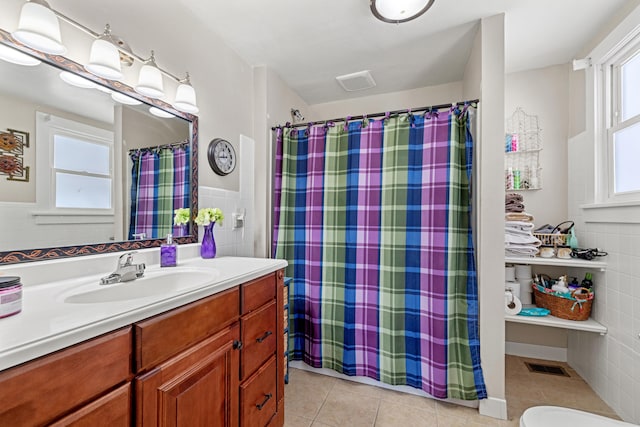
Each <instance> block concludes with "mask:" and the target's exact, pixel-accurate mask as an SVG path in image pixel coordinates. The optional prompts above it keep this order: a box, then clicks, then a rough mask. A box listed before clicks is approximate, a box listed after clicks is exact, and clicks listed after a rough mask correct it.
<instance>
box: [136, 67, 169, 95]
mask: <svg viewBox="0 0 640 427" xmlns="http://www.w3.org/2000/svg"><path fill="white" fill-rule="evenodd" d="M135 89H136V92H138V93H139V94H141V95H145V96H148V97H149V98H162V97H163V96H164V87H163V85H162V73H161V72H160V70H159V69H158V68H157V67H154V66H153V65H149V64H146V65H143V66H142V68H141V69H140V74H139V75H138V85H137V86H136V87H135Z"/></svg>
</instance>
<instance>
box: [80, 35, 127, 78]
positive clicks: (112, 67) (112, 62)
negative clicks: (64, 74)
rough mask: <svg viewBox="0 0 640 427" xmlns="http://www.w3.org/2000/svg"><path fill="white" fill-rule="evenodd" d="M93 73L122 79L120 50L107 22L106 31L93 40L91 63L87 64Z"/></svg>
mask: <svg viewBox="0 0 640 427" xmlns="http://www.w3.org/2000/svg"><path fill="white" fill-rule="evenodd" d="M84 68H86V70H87V71H88V72H90V73H91V74H95V75H96V76H98V77H102V78H105V79H108V80H120V79H121V78H122V68H121V66H120V51H119V50H118V48H117V47H116V45H115V44H114V42H113V40H112V38H111V27H110V26H109V24H107V25H106V26H105V28H104V33H102V35H101V36H100V37H99V38H97V39H96V40H94V41H93V44H92V45H91V53H90V54H89V63H88V64H87V65H85V67H84Z"/></svg>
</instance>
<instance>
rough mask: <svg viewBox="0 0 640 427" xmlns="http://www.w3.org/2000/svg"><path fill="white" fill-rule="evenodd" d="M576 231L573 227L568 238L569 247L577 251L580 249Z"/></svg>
mask: <svg viewBox="0 0 640 427" xmlns="http://www.w3.org/2000/svg"><path fill="white" fill-rule="evenodd" d="M574 230H575V227H571V230H570V231H569V235H568V236H567V245H569V246H570V247H571V249H576V248H577V247H578V238H577V237H576V232H575V231H574Z"/></svg>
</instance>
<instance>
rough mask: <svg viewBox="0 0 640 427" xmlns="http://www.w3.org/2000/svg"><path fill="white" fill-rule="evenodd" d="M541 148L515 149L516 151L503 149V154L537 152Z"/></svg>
mask: <svg viewBox="0 0 640 427" xmlns="http://www.w3.org/2000/svg"><path fill="white" fill-rule="evenodd" d="M541 150H542V148H532V149H530V150H516V151H505V152H504V154H506V155H511V154H527V153H538V152H540V151H541Z"/></svg>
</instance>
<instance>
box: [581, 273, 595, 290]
mask: <svg viewBox="0 0 640 427" xmlns="http://www.w3.org/2000/svg"><path fill="white" fill-rule="evenodd" d="M592 279H593V275H592V274H591V273H585V275H584V279H583V280H582V283H581V284H580V285H581V286H582V287H583V288H587V289H589V290H591V289H592V288H593V281H592Z"/></svg>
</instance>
